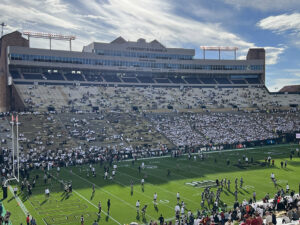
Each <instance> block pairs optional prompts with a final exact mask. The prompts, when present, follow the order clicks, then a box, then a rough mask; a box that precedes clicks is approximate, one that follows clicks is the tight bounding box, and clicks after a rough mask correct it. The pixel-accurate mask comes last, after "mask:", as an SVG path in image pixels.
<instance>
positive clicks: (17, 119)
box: [16, 115, 18, 123]
mask: <svg viewBox="0 0 300 225" xmlns="http://www.w3.org/2000/svg"><path fill="white" fill-rule="evenodd" d="M16 122H17V123H18V115H17V116H16Z"/></svg>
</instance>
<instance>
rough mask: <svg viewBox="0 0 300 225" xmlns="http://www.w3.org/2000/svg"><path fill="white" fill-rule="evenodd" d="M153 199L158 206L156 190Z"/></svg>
mask: <svg viewBox="0 0 300 225" xmlns="http://www.w3.org/2000/svg"><path fill="white" fill-rule="evenodd" d="M153 201H154V205H155V206H156V205H157V194H156V192H155V193H154V195H153Z"/></svg>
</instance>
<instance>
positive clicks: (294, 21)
mask: <svg viewBox="0 0 300 225" xmlns="http://www.w3.org/2000/svg"><path fill="white" fill-rule="evenodd" d="M257 26H259V27H260V28H262V29H264V30H271V31H273V32H277V33H283V32H285V31H291V32H292V33H294V34H300V13H293V14H281V15H278V16H269V17H267V18H265V19H262V20H260V21H259V22H258V23H257Z"/></svg>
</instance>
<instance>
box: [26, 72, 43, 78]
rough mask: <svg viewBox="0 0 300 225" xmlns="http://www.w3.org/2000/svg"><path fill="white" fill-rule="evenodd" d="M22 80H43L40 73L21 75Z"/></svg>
mask: <svg viewBox="0 0 300 225" xmlns="http://www.w3.org/2000/svg"><path fill="white" fill-rule="evenodd" d="M23 77H24V79H27V80H43V79H44V77H43V75H42V74H40V73H23Z"/></svg>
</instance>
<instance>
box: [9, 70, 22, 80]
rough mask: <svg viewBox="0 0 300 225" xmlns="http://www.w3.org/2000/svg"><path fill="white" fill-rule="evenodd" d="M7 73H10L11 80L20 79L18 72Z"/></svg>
mask: <svg viewBox="0 0 300 225" xmlns="http://www.w3.org/2000/svg"><path fill="white" fill-rule="evenodd" d="M9 72H10V75H11V76H12V78H13V79H21V75H20V73H19V72H18V71H16V70H11V71H9Z"/></svg>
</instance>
